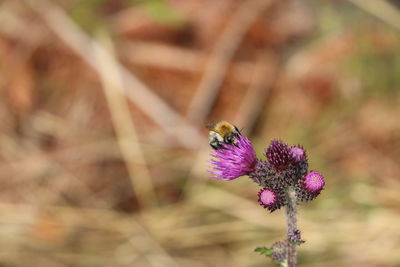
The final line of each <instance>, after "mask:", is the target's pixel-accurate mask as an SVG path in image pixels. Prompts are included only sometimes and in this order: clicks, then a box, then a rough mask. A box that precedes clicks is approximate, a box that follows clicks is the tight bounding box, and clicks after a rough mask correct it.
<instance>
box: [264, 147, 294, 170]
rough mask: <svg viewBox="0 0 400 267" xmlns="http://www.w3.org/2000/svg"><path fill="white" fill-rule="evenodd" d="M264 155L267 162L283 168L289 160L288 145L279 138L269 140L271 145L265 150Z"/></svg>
mask: <svg viewBox="0 0 400 267" xmlns="http://www.w3.org/2000/svg"><path fill="white" fill-rule="evenodd" d="M265 156H266V157H267V159H268V161H269V163H271V164H272V165H273V166H275V167H277V168H284V167H285V166H286V165H287V164H288V163H289V162H290V160H291V155H290V149H289V147H288V145H286V144H284V143H282V142H281V141H279V140H273V141H272V142H271V145H270V146H269V147H268V148H267V149H266V150H265Z"/></svg>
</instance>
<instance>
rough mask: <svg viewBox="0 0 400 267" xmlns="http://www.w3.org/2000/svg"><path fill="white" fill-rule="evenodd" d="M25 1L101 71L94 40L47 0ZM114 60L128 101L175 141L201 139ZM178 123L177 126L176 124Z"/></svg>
mask: <svg viewBox="0 0 400 267" xmlns="http://www.w3.org/2000/svg"><path fill="white" fill-rule="evenodd" d="M25 3H27V4H28V5H29V6H30V7H31V8H32V9H33V10H34V11H35V12H36V13H37V14H38V15H39V16H40V17H41V18H43V20H44V21H45V22H46V23H47V26H48V27H49V28H50V29H51V30H52V31H53V32H54V33H55V34H56V35H58V37H59V38H60V39H62V40H63V41H64V42H65V43H66V44H67V45H68V46H70V47H71V49H72V50H73V51H75V53H77V54H78V55H79V56H80V57H81V58H82V59H83V60H84V61H85V62H86V63H87V64H88V65H90V66H91V67H92V68H93V69H94V70H95V71H96V72H97V73H100V70H99V66H98V65H97V61H96V58H95V57H94V55H93V51H92V46H91V43H93V42H95V41H93V40H92V39H91V38H90V37H89V36H87V35H86V34H85V33H84V32H83V31H82V30H81V29H80V28H79V27H78V26H77V25H76V24H75V23H74V22H73V21H72V20H71V19H70V18H69V17H68V15H67V14H66V13H65V12H64V11H63V10H62V9H61V8H59V7H58V6H56V5H55V4H53V3H52V2H50V1H46V0H41V1H32V0H25ZM98 49H99V50H105V49H104V47H102V46H101V45H98ZM102 53H105V54H106V53H108V52H107V51H103V52H102ZM111 58H112V57H111ZM114 64H115V66H116V68H117V69H118V72H119V73H121V76H122V78H123V81H124V83H125V86H124V89H125V90H124V91H123V93H124V94H125V95H126V96H127V97H128V99H129V100H130V101H132V102H133V103H135V105H137V106H138V107H139V108H140V109H141V110H142V111H143V112H144V113H145V114H147V115H148V116H149V117H150V118H152V119H153V120H154V121H155V122H156V123H157V124H158V125H159V126H161V127H162V128H163V129H164V130H165V131H166V132H167V133H169V134H173V135H175V136H176V137H177V138H176V139H177V141H178V142H180V143H181V144H182V145H184V146H185V147H186V148H189V149H193V148H196V147H197V146H198V145H199V144H200V143H201V142H202V137H201V135H200V133H199V132H198V130H197V129H196V128H195V127H194V126H192V125H190V124H188V123H187V122H186V121H185V120H184V119H183V118H182V117H181V116H180V115H179V114H178V113H177V112H176V111H175V110H173V109H172V108H171V107H170V106H169V105H168V104H166V103H165V102H164V101H163V100H162V99H161V98H160V97H159V96H157V95H156V94H154V93H153V92H152V91H151V90H150V89H149V88H148V87H147V86H146V85H145V84H144V83H143V82H141V81H140V80H139V79H138V78H137V77H136V76H135V75H133V74H132V73H131V72H130V71H129V70H127V69H126V68H125V67H124V66H123V65H121V64H120V63H118V62H115V63H114ZM178 125H179V127H177V126H178Z"/></svg>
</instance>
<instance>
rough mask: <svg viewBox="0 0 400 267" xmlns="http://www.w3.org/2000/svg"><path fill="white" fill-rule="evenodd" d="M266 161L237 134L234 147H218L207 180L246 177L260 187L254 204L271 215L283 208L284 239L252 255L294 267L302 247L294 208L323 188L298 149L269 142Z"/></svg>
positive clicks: (213, 155)
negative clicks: (258, 254)
mask: <svg viewBox="0 0 400 267" xmlns="http://www.w3.org/2000/svg"><path fill="white" fill-rule="evenodd" d="M264 155H265V157H266V160H261V159H258V158H257V156H256V152H255V151H254V148H253V146H252V144H251V142H250V140H249V139H247V137H246V136H244V135H243V134H241V133H238V134H237V138H236V141H235V142H234V143H231V144H230V143H224V144H221V148H220V149H215V150H214V152H213V153H212V154H211V156H212V159H211V160H210V163H211V169H210V170H209V172H210V173H211V175H212V176H211V177H213V178H215V179H218V180H221V181H230V180H233V179H236V178H239V177H241V176H244V175H247V176H249V177H250V178H251V179H252V180H253V181H254V182H256V183H257V184H258V185H259V186H260V187H261V189H260V191H259V192H258V202H259V203H260V205H261V206H262V207H263V208H264V209H266V210H268V211H270V212H274V211H275V210H278V209H280V208H282V207H286V216H287V227H288V229H287V237H286V239H285V240H284V241H278V242H276V243H274V244H273V245H272V246H271V247H269V248H267V247H258V248H256V249H255V251H257V252H260V253H262V254H264V255H266V256H269V257H271V258H272V260H273V261H275V262H276V263H278V264H279V265H281V266H289V267H292V266H296V263H297V250H296V249H297V246H299V245H301V244H302V243H304V241H303V240H302V239H301V233H300V230H299V229H298V228H297V216H296V214H297V205H298V204H299V203H300V202H303V201H310V200H313V199H315V198H316V197H317V196H318V195H319V194H320V192H321V190H322V189H323V188H324V185H325V181H324V177H323V176H322V174H320V173H319V172H317V171H309V170H308V160H307V154H306V151H305V149H304V148H303V147H302V146H299V145H297V146H289V145H287V144H285V143H283V142H282V141H280V140H273V141H272V142H271V144H270V145H269V146H268V147H267V148H266V149H265V152H264Z"/></svg>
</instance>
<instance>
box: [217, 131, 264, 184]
mask: <svg viewBox="0 0 400 267" xmlns="http://www.w3.org/2000/svg"><path fill="white" fill-rule="evenodd" d="M210 155H211V156H212V157H213V158H214V159H212V160H210V163H211V164H212V169H211V170H210V171H209V173H211V174H213V175H212V176H211V177H213V178H216V179H218V180H220V181H230V180H233V179H236V178H238V177H240V176H243V175H246V174H248V173H250V172H251V171H253V170H254V165H255V163H256V161H257V157H256V152H255V151H254V148H253V146H252V144H251V142H250V140H249V139H247V138H246V137H245V136H243V135H241V134H239V135H238V138H237V142H236V143H235V144H224V145H223V148H222V149H217V150H215V151H214V153H212V154H210Z"/></svg>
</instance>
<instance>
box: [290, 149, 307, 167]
mask: <svg viewBox="0 0 400 267" xmlns="http://www.w3.org/2000/svg"><path fill="white" fill-rule="evenodd" d="M290 155H291V156H292V158H293V159H294V161H295V162H297V163H299V162H301V161H302V160H304V159H306V152H305V151H304V149H303V148H302V147H300V146H292V147H290Z"/></svg>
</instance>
